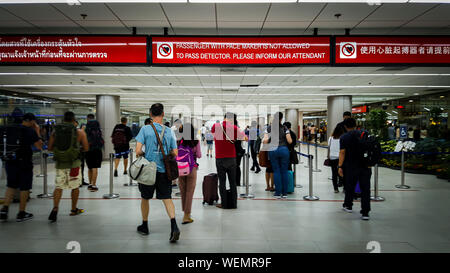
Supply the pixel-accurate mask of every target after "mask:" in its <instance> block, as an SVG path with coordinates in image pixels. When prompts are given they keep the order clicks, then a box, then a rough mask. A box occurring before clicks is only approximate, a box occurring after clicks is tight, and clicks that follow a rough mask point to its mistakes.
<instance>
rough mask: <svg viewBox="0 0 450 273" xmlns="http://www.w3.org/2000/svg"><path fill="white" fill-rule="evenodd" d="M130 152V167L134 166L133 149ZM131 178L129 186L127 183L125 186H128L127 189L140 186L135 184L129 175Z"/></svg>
mask: <svg viewBox="0 0 450 273" xmlns="http://www.w3.org/2000/svg"><path fill="white" fill-rule="evenodd" d="M128 152H129V153H130V166H131V164H133V149H130V150H129V151H128ZM129 177H130V182H129V183H128V184H127V183H125V184H123V185H124V186H127V187H129V186H137V185H138V184H137V183H133V178H131V175H129Z"/></svg>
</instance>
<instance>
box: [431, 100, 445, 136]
mask: <svg viewBox="0 0 450 273" xmlns="http://www.w3.org/2000/svg"><path fill="white" fill-rule="evenodd" d="M430 120H431V125H430V129H429V130H428V135H429V136H430V137H434V138H441V123H442V110H441V108H439V107H433V108H431V110H430Z"/></svg>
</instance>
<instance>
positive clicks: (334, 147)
mask: <svg viewBox="0 0 450 273" xmlns="http://www.w3.org/2000/svg"><path fill="white" fill-rule="evenodd" d="M328 146H329V147H330V159H331V160H335V159H339V151H340V148H341V147H340V144H339V138H338V139H334V138H333V137H330V138H329V139H328Z"/></svg>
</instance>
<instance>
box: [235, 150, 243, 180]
mask: <svg viewBox="0 0 450 273" xmlns="http://www.w3.org/2000/svg"><path fill="white" fill-rule="evenodd" d="M243 157H244V156H236V186H240V185H241V174H242V172H241V162H242V158H243Z"/></svg>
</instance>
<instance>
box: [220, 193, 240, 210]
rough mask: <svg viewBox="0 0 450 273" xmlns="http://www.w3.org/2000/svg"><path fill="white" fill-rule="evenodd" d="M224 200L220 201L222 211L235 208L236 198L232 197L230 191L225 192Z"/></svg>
mask: <svg viewBox="0 0 450 273" xmlns="http://www.w3.org/2000/svg"><path fill="white" fill-rule="evenodd" d="M226 195H227V197H226V199H225V200H224V199H222V208H223V209H235V208H237V196H233V194H232V193H231V190H227V193H226Z"/></svg>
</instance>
